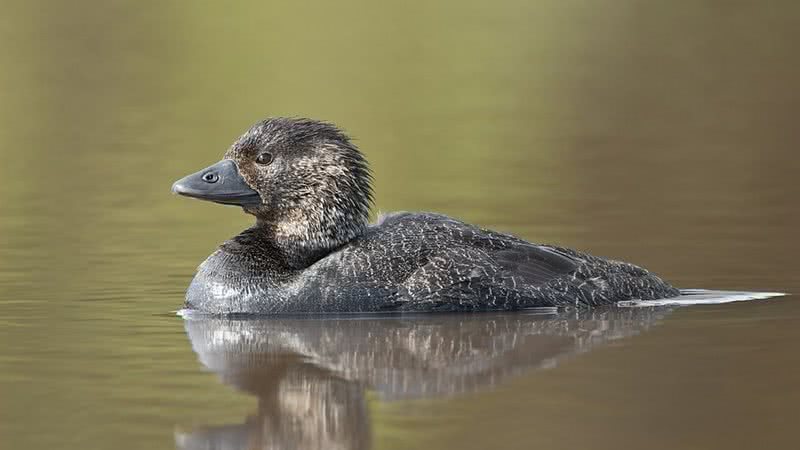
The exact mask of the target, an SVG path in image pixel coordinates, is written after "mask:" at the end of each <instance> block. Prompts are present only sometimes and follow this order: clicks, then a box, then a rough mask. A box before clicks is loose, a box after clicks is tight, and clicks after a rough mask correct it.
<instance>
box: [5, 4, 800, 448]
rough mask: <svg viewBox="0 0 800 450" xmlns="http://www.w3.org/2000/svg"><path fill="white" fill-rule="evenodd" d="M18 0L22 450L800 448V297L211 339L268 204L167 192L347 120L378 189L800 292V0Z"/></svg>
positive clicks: (17, 310) (12, 249)
mask: <svg viewBox="0 0 800 450" xmlns="http://www.w3.org/2000/svg"><path fill="white" fill-rule="evenodd" d="M601 3H603V4H602V5H601ZM0 6H2V10H3V13H2V16H0V68H1V70H0V160H1V161H2V177H3V180H2V183H0V236H2V238H1V239H0V448H2V449H3V450H6V449H8V450H16V449H44V448H59V449H110V448H113V449H134V448H136V449H138V448H147V449H154V448H174V447H176V446H178V447H180V448H281V446H283V447H285V448H315V447H321V448H370V447H371V448H375V449H406V448H410V449H423V448H424V449H428V448H430V449H487V448H504V449H515V448H520V449H522V448H525V449H527V448H547V449H575V448H598V449H620V448H651V449H674V448H682V449H723V448H725V449H739V448H741V449H752V448H771V449H772V448H798V443H799V442H800V436H798V433H797V427H796V425H797V423H798V421H800V385H798V380H800V356H798V351H797V342H798V340H800V327H798V325H800V302H798V300H797V298H796V297H794V296H789V297H785V298H782V299H776V300H767V301H754V302H745V303H735V304H728V305H716V306H696V307H687V308H680V309H677V310H674V311H662V310H658V311H650V312H647V311H645V312H630V310H628V311H623V312H621V313H620V312H609V313H608V314H609V315H599V316H589V317H584V316H581V317H555V318H553V317H549V318H548V317H545V318H542V317H539V316H530V315H499V316H496V315H495V316H486V317H479V316H474V317H473V316H470V317H463V318H437V319H431V318H409V319H403V320H398V321H391V320H389V321H384V322H380V321H366V322H352V323H351V322H336V321H320V322H318V323H315V322H308V321H306V322H301V323H297V322H291V321H288V322H287V321H276V322H252V323H228V324H226V323H222V324H214V323H200V324H199V325H197V327H196V328H193V327H194V326H195V325H193V322H184V321H183V320H182V319H180V318H178V317H175V316H174V315H173V314H172V311H174V310H176V309H177V308H179V307H180V304H181V301H182V296H183V291H184V289H185V287H186V285H187V284H188V282H189V280H190V278H191V276H192V274H193V270H194V268H195V267H196V266H197V264H198V263H199V262H200V261H202V259H203V258H205V256H206V255H207V254H209V253H210V252H211V251H212V250H213V249H214V247H215V246H216V245H217V244H218V243H219V242H221V241H222V240H224V239H226V238H227V237H229V236H231V235H233V234H235V233H237V232H238V231H239V230H241V229H242V228H244V227H246V226H248V224H249V219H248V217H246V216H245V215H243V214H242V213H241V212H239V211H237V210H236V209H234V208H224V207H221V206H218V205H212V204H206V203H202V202H198V201H190V200H187V199H183V198H177V197H175V196H172V195H170V193H169V187H170V185H171V183H172V181H174V180H175V179H177V178H179V177H181V176H183V175H184V174H186V173H189V172H192V171H194V170H197V169H199V168H201V167H204V166H206V165H208V164H209V163H212V162H214V161H216V160H217V159H219V157H220V156H221V154H222V153H223V152H224V150H225V149H226V148H227V146H228V145H229V144H230V142H231V141H232V140H233V139H234V138H235V137H236V136H237V135H238V134H239V133H240V132H241V131H243V130H244V129H245V128H247V127H248V126H249V125H250V124H251V123H253V122H254V121H256V120H258V119H260V118H262V117H264V116H267V115H304V116H311V117H316V118H324V119H328V120H332V121H335V122H337V123H338V124H340V125H341V126H343V127H345V128H346V129H347V130H348V131H349V132H350V133H351V134H352V135H353V136H355V137H356V138H357V143H358V144H359V145H360V146H361V148H362V149H363V150H364V151H365V153H366V154H367V156H368V158H369V159H370V161H371V163H372V166H373V169H374V174H375V180H376V186H375V187H376V194H377V196H376V210H378V209H379V210H381V211H392V210H433V211H438V212H442V213H446V214H449V215H452V216H456V217H459V218H461V219H464V220H466V221H469V222H474V223H478V224H481V225H483V226H486V227H491V228H495V229H498V230H503V231H507V232H512V233H515V234H517V235H520V236H522V237H524V238H527V239H529V240H532V241H537V242H553V243H559V244H562V245H565V246H570V247H576V248H580V249H583V250H587V251H591V252H593V253H596V254H599V255H605V256H610V257H614V258H618V259H624V260H629V261H632V262H636V263H639V264H641V265H644V266H646V267H648V268H650V269H652V270H654V271H656V272H658V273H659V274H661V275H663V277H665V278H667V279H669V280H670V281H672V282H673V283H674V284H675V285H677V286H680V287H702V288H712V289H739V290H761V291H783V292H790V293H797V292H800V275H798V269H800V265H798V263H797V255H798V253H800V241H798V239H797V231H798V226H800V210H799V209H798V197H799V196H800V184H799V183H798V181H797V176H798V173H800V156H798V151H799V150H800V131H798V130H800V128H798V126H797V118H798V116H799V115H800V89H798V80H800V60H799V59H798V53H797V42H798V40H800V7H798V6H797V4H796V2H793V1H788V0H787V1H773V2H765V3H763V4H761V3H758V2H713V1H695V2H647V1H632V0H620V1H615V2H590V1H560V0H559V1H556V0H552V1H540V2H525V1H499V2H498V1H495V2H488V3H484V2H441V3H438V4H434V3H433V2H427V1H411V2H398V3H397V4H395V5H393V6H387V5H381V6H378V5H377V4H375V3H374V2H356V1H347V2H336V3H335V4H334V3H333V2H327V3H324V4H319V5H313V4H311V3H306V2H297V3H294V2H278V3H266V2H252V3H245V2H238V3H236V4H230V5H223V2H216V3H211V2H209V3H202V4H201V3H200V2H192V3H189V2H134V1H117V2H101V1H86V0H83V1H72V2H55V1H54V2H23V1H12V2H9V1H1V2H0ZM588 350H591V352H588Z"/></svg>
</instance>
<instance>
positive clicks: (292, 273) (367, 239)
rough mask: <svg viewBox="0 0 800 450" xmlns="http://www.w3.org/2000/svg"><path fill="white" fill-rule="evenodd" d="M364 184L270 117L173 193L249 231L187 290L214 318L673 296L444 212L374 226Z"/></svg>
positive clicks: (321, 132) (311, 128)
mask: <svg viewBox="0 0 800 450" xmlns="http://www.w3.org/2000/svg"><path fill="white" fill-rule="evenodd" d="M372 181H373V176H372V172H371V170H370V167H369V165H368V163H367V160H366V158H365V156H364V154H363V153H362V152H361V151H360V150H359V149H358V148H357V146H356V145H355V144H354V143H353V141H352V139H351V138H350V137H349V136H348V135H347V134H346V133H345V132H344V131H342V130H341V129H340V128H339V127H337V126H336V125H334V124H332V123H329V122H325V121H320V120H315V119H307V118H297V117H273V118H267V119H265V120H262V121H260V122H258V123H256V124H255V125H253V126H252V127H250V128H249V129H248V130H247V131H246V132H245V133H244V134H243V135H241V136H240V137H239V138H238V139H237V140H236V141H235V142H234V143H233V144H232V145H231V147H230V148H229V149H228V150H227V151H226V152H225V154H224V156H223V159H222V160H221V161H219V162H217V163H216V164H213V165H211V166H209V167H207V168H205V169H202V170H200V171H198V172H196V173H193V174H191V175H188V176H186V177H184V178H182V179H180V180H178V181H176V182H175V183H174V184H173V185H172V191H173V192H174V193H176V194H178V195H181V196H186V197H191V198H195V199H201V200H206V201H211V202H215V203H219V204H223V205H233V206H237V207H240V208H241V209H242V210H243V211H244V212H245V213H246V214H249V215H252V216H254V217H255V223H254V224H253V225H252V226H251V227H250V228H247V229H246V230H244V231H242V232H241V233H240V234H239V235H237V236H234V237H233V238H231V239H229V240H227V241H225V242H223V243H222V244H221V245H220V246H219V247H218V248H217V249H216V251H214V252H213V253H212V254H211V255H210V256H209V257H208V258H207V259H206V260H205V261H204V262H203V263H202V264H200V266H199V267H198V268H197V271H196V273H195V275H194V277H193V279H192V281H191V282H190V284H189V287H188V289H187V290H186V298H185V303H184V309H185V310H188V311H195V312H200V313H206V314H212V315H239V314H242V315H265V314H324V313H373V312H383V313H404V312H411V313H421V312H478V311H511V310H522V309H529V308H541V307H555V308H592V307H596V306H600V305H610V304H615V303H619V302H624V301H630V300H637V301H647V300H657V299H664V298H670V297H675V296H678V295H679V294H680V291H679V290H678V289H676V288H675V287H673V286H672V285H670V284H669V283H668V282H666V281H664V280H662V279H661V278H659V277H658V276H657V275H655V274H653V273H651V272H649V271H648V270H646V269H644V268H642V267H639V266H636V265H633V264H630V263H627V262H622V261H616V260H612V259H606V258H602V257H598V256H593V255H590V254H587V253H583V252H580V251H576V250H572V249H569V248H565V247H560V246H556V245H544V244H536V243H531V242H528V241H525V240H523V239H520V238H518V237H516V236H513V235H510V234H505V233H501V232H497V231H492V230H489V229H484V228H481V227H479V226H476V225H471V224H468V223H465V222H462V221H460V220H457V219H455V218H451V217H448V216H446V215H443V214H437V213H430V212H394V213H388V214H381V215H379V216H378V217H377V219H376V220H375V221H374V222H370V214H371V210H372V206H373V188H372Z"/></svg>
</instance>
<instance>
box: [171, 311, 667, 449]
mask: <svg viewBox="0 0 800 450" xmlns="http://www.w3.org/2000/svg"><path fill="white" fill-rule="evenodd" d="M666 312H667V310H665V309H652V308H626V309H621V308H614V309H604V310H583V311H577V312H571V313H564V312H562V313H558V314H555V313H552V312H551V313H549V314H546V313H534V312H530V313H518V314H488V315H478V316H475V315H423V316H414V317H398V316H383V317H375V316H373V317H366V318H365V317H363V316H361V317H350V318H348V317H340V318H327V319H315V318H307V319H304V318H270V319H261V320H232V319H222V318H197V319H194V318H189V319H188V320H187V321H186V331H187V334H188V336H189V339H190V341H191V343H192V347H193V349H194V351H195V352H196V353H197V355H198V358H199V359H200V361H201V362H202V363H203V365H204V366H206V367H207V368H209V369H210V370H212V371H214V372H215V373H217V374H218V375H219V376H220V378H221V380H222V381H223V382H224V383H226V384H230V385H233V386H235V387H236V388H238V389H241V390H243V391H245V392H248V393H250V394H252V395H255V396H256V397H258V402H259V406H258V413H257V415H256V416H255V417H252V418H250V419H248V420H247V421H246V422H245V423H244V424H242V425H235V426H222V427H207V428H201V429H197V430H193V431H191V432H189V433H184V434H179V435H178V436H177V438H176V439H177V442H178V446H179V447H180V448H184V449H192V448H226V449H227V448H230V449H235V448H263V449H273V448H275V449H276V448H308V449H316V448H319V449H323V448H324V449H336V448H348V449H359V448H368V447H369V443H370V425H369V415H368V411H367V407H366V401H365V398H364V391H365V389H373V390H375V391H377V393H378V394H379V395H380V396H381V397H383V398H385V399H398V398H419V397H431V396H448V395H456V394H460V393H465V392H473V391H476V390H481V389H490V388H492V387H494V386H496V385H497V384H499V383H501V382H503V380H505V379H507V378H508V377H509V376H512V375H515V374H519V373H521V372H524V371H527V370H531V369H534V368H538V367H552V366H553V365H555V364H556V363H557V362H558V361H559V360H560V359H561V358H563V357H565V356H568V355H571V354H575V353H579V352H584V351H587V350H589V349H591V348H592V347H593V346H594V345H596V344H600V343H603V342H606V341H609V340H614V339H619V338H624V337H627V336H630V335H633V334H636V333H638V332H640V331H642V330H644V329H646V328H648V327H649V326H650V325H652V324H653V323H654V322H655V321H656V320H658V319H659V318H660V317H662V316H663V315H664V314H665V313H666ZM212 444H213V445H212Z"/></svg>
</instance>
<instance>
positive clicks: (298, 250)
mask: <svg viewBox="0 0 800 450" xmlns="http://www.w3.org/2000/svg"><path fill="white" fill-rule="evenodd" d="M323 219H325V217H323V216H320V217H314V216H312V215H309V214H307V213H304V212H301V211H299V210H295V211H294V212H290V213H288V214H284V215H283V216H282V217H276V218H271V219H260V218H259V219H258V220H257V221H256V225H255V227H254V228H255V229H257V230H258V231H259V232H260V233H263V234H264V237H265V238H266V239H267V240H268V241H269V242H270V244H271V245H272V246H274V248H276V249H277V250H278V251H279V252H280V254H281V257H282V259H283V260H284V261H285V263H286V264H287V265H288V266H289V267H292V268H295V269H303V268H306V267H308V266H310V265H311V264H314V263H315V262H316V261H318V260H320V259H321V258H324V257H325V256H326V255H328V254H330V253H331V252H334V251H336V250H337V249H339V248H340V247H342V246H344V245H346V244H347V243H349V242H351V241H352V240H354V239H356V238H358V237H359V236H361V235H362V234H363V233H364V230H366V227H367V218H366V217H361V216H360V217H353V216H352V215H345V216H342V217H339V218H338V219H340V220H339V221H335V220H323Z"/></svg>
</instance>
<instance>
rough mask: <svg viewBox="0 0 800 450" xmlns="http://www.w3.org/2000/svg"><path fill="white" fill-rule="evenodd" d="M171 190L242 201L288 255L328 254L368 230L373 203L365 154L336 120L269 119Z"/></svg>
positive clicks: (215, 199)
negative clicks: (222, 154) (333, 121)
mask: <svg viewBox="0 0 800 450" xmlns="http://www.w3.org/2000/svg"><path fill="white" fill-rule="evenodd" d="M172 191H173V192H175V193H177V194H180V195H185V196H187V197H194V198H199V199H203V200H210V201H213V202H217V203H222V204H226V205H238V206H241V207H242V208H243V209H244V211H245V212H247V213H249V214H252V215H254V216H255V217H256V218H257V221H258V225H259V226H260V227H262V228H264V229H266V230H268V231H269V232H270V233H271V234H272V238H273V239H275V240H276V241H277V243H278V244H280V245H281V247H283V248H284V249H285V250H287V252H290V253H298V255H297V256H300V254H307V253H309V252H310V253H317V252H321V251H322V252H324V251H330V250H332V249H334V248H336V247H339V246H341V245H343V244H344V243H346V242H348V241H350V240H351V239H353V238H354V237H356V236H358V235H359V234H361V233H362V232H363V231H364V228H365V227H366V225H367V223H368V218H369V209H370V205H371V202H372V188H371V176H370V172H369V168H368V166H367V162H366V160H365V159H364V156H363V155H362V154H361V152H359V150H358V149H357V148H356V146H355V145H353V143H352V142H350V139H349V138H348V137H347V135H345V134H344V133H343V132H342V131H341V130H339V129H338V128H336V127H335V126H334V125H332V124H329V123H325V122H320V121H316V120H310V119H297V118H270V119H267V120H264V121H261V122H259V123H257V124H255V125H254V126H253V127H251V128H250V129H249V130H247V132H245V133H244V134H243V135H242V136H241V137H240V138H239V139H237V140H236V142H234V143H233V145H232V146H231V148H230V149H229V150H228V151H227V152H226V153H225V156H224V158H223V159H222V161H220V162H218V163H216V164H214V165H212V166H210V167H207V168H205V169H203V170H201V171H199V172H197V173H194V174H192V175H189V176H187V177H185V178H182V179H180V180H178V181H176V182H175V184H173V185H172Z"/></svg>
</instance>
